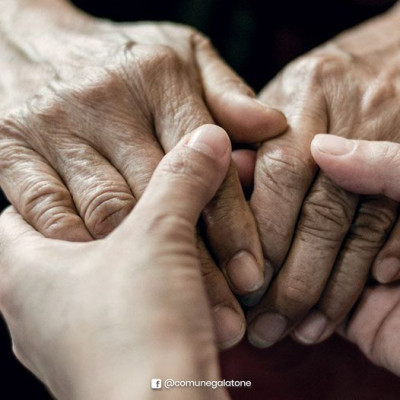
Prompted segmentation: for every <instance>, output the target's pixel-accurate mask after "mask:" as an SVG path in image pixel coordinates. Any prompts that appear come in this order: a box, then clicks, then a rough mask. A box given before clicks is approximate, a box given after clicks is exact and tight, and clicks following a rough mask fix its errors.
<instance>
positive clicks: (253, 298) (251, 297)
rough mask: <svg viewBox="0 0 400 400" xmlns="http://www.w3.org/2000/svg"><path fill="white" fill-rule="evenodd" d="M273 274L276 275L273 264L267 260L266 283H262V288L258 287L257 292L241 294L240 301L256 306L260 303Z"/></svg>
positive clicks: (265, 268) (248, 305)
mask: <svg viewBox="0 0 400 400" xmlns="http://www.w3.org/2000/svg"><path fill="white" fill-rule="evenodd" d="M273 276H274V270H273V268H272V265H271V263H269V262H268V261H266V262H265V267H264V283H263V284H262V286H261V288H260V289H258V290H257V291H256V292H255V293H252V294H248V295H246V296H241V297H240V302H241V303H242V304H243V305H245V306H246V307H254V306H255V305H256V304H258V303H259V302H260V300H261V299H262V298H263V296H264V294H265V292H266V290H267V288H268V286H269V283H270V282H271V280H272V277H273Z"/></svg>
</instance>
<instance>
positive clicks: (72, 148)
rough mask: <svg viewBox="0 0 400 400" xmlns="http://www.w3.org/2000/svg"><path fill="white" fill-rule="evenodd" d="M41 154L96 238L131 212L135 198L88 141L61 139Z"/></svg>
mask: <svg viewBox="0 0 400 400" xmlns="http://www.w3.org/2000/svg"><path fill="white" fill-rule="evenodd" d="M42 152H43V153H44V154H43V155H44V156H45V157H46V158H47V160H48V161H49V162H50V164H51V165H52V166H53V167H54V168H55V170H57V171H58V173H59V174H60V176H61V178H62V180H63V181H64V182H65V184H66V186H67V187H68V189H69V191H70V193H71V196H72V198H73V200H74V203H75V207H76V208H77V210H78V213H79V215H80V216H81V218H82V220H83V221H84V222H85V225H86V227H87V229H88V231H89V232H90V233H91V235H92V236H93V237H94V238H95V239H99V238H102V237H105V236H106V235H108V234H109V233H110V232H112V231H113V230H114V229H115V228H116V227H117V226H118V225H119V224H120V223H121V222H122V220H123V219H124V218H125V217H126V216H127V215H128V214H129V213H130V211H131V210H132V209H133V207H134V205H135V199H134V197H133V195H132V193H131V190H130V188H129V187H128V184H127V182H126V181H125V179H124V178H123V177H122V176H121V174H120V172H119V171H117V170H116V169H115V167H113V166H112V165H111V164H110V163H109V161H107V160H106V159H105V158H104V157H103V156H102V155H101V154H100V153H98V152H97V151H96V150H95V149H94V148H93V147H91V146H90V145H88V144H87V142H85V141H83V140H80V139H79V138H77V137H72V136H67V137H62V138H61V137H60V138H59V140H57V141H55V142H51V143H49V144H48V146H47V147H46V149H42Z"/></svg>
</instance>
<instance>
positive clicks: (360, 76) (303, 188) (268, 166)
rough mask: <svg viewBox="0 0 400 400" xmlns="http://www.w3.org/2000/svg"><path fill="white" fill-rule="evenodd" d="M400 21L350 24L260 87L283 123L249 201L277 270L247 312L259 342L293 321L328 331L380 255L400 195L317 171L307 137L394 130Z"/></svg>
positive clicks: (309, 338)
mask: <svg viewBox="0 0 400 400" xmlns="http://www.w3.org/2000/svg"><path fill="white" fill-rule="evenodd" d="M399 26H400V14H399V13H398V10H396V11H392V12H390V13H388V14H386V15H383V16H382V17H379V18H376V19H375V20H372V21H370V22H368V23H366V24H364V25H362V26H360V27H358V28H356V29H354V30H352V31H350V32H346V33H344V34H343V35H341V36H339V37H337V38H335V39H333V40H332V41H330V42H329V43H327V44H326V45H324V46H322V47H320V48H318V49H316V50H314V51H312V52H311V53H309V54H307V55H306V56H303V57H301V58H300V59H298V60H296V61H294V62H293V63H292V64H290V65H289V66H288V67H287V68H286V69H284V70H283V71H282V72H281V73H280V74H279V75H278V77H277V78H275V79H274V80H273V81H272V82H271V83H270V84H269V85H268V86H267V88H266V89H265V90H264V91H263V92H262V94H261V99H262V100H263V101H264V102H266V103H267V104H270V105H272V106H275V107H278V108H280V109H282V110H283V111H284V112H285V114H286V116H287V118H288V123H289V129H288V130H287V131H286V132H285V133H284V134H283V135H282V136H280V137H278V138H275V139H272V140H269V141H266V142H265V143H264V144H263V145H262V147H261V148H260V150H259V152H258V158H257V163H256V171H255V189H254V193H253V196H252V198H251V206H252V208H253V210H254V213H255V216H256V219H257V221H258V223H259V229H260V234H261V238H262V244H263V250H264V255H265V258H266V259H267V260H268V261H269V262H270V263H271V264H272V266H273V267H274V270H275V273H276V276H275V279H274V281H273V284H272V285H271V287H270V289H269V291H268V293H267V294H266V296H265V298H264V299H263V300H262V303H261V304H260V305H259V306H258V307H257V308H256V309H255V310H253V311H252V312H251V313H250V314H249V324H250V327H249V332H250V333H249V337H250V340H251V341H252V342H253V344H255V345H257V346H260V347H266V346H269V345H271V344H273V343H275V342H276V341H278V340H279V339H280V338H282V337H283V336H284V335H285V334H287V333H288V332H290V331H291V329H293V327H297V329H296V332H295V337H296V338H297V339H298V340H300V341H301V342H303V343H315V342H317V341H320V340H323V339H325V338H327V337H328V336H329V335H330V334H331V333H332V332H333V331H334V328H335V326H336V325H337V324H338V323H339V322H340V321H341V320H342V319H343V318H344V317H345V316H346V315H347V314H348V312H349V311H350V309H351V308H352V306H353V305H354V303H355V302H356V300H357V299H358V297H359V296H360V293H361V291H362V289H363V287H364V285H365V282H366V280H367V277H368V275H369V271H370V268H371V266H372V264H373V263H374V260H375V264H377V263H381V262H386V261H385V259H384V255H385V252H384V250H383V253H382V252H381V253H379V252H380V249H381V247H382V245H383V243H384V242H385V240H386V239H387V236H388V233H389V232H390V229H391V228H392V225H393V223H394V221H395V220H396V215H397V204H396V203H395V202H393V201H391V200H388V199H385V198H382V197H380V196H375V195H373V196H366V197H362V198H359V197H358V196H357V195H354V194H349V193H348V192H346V191H344V190H343V189H342V188H340V187H338V186H337V185H336V184H334V183H333V182H331V180H330V179H329V178H328V177H327V176H326V174H324V173H323V172H318V170H317V167H316V165H315V162H314V161H313V159H312V156H311V152H310V143H311V141H312V138H313V137H314V135H315V134H317V133H321V132H330V133H335V134H337V135H340V136H343V137H349V138H365V139H373V140H391V141H399V140H400V135H399V129H398V126H399V125H400V101H399V94H400V47H399V42H400V30H399ZM398 229H400V228H397V230H398ZM386 246H392V245H391V239H389V242H387V245H386ZM301 321H303V322H302V323H301V324H300V325H299V323H300V322H301Z"/></svg>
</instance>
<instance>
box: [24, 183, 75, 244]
mask: <svg viewBox="0 0 400 400" xmlns="http://www.w3.org/2000/svg"><path fill="white" fill-rule="evenodd" d="M21 193H22V196H23V197H22V203H21V205H20V207H19V211H20V212H21V214H22V215H23V216H24V217H25V218H26V219H27V220H28V221H30V222H31V223H32V225H33V226H35V227H36V228H37V229H38V230H39V231H40V232H41V233H43V234H44V235H45V236H48V237H56V236H57V234H58V233H59V232H60V231H62V229H63V228H64V227H65V226H68V225H70V224H69V221H70V219H71V218H74V214H76V211H75V210H74V209H73V208H72V206H71V202H70V196H69V193H68V191H67V190H66V188H65V187H64V186H63V185H62V184H61V183H59V182H53V181H42V180H37V179H35V180H33V181H31V182H29V183H28V184H26V185H25V187H24V188H23V190H22V191H21Z"/></svg>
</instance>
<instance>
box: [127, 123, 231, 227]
mask: <svg viewBox="0 0 400 400" xmlns="http://www.w3.org/2000/svg"><path fill="white" fill-rule="evenodd" d="M230 159H231V145H230V141H229V138H228V135H227V134H226V132H225V131H224V130H223V129H221V128H219V127H218V126H216V125H203V126H201V127H199V128H197V129H196V130H195V131H194V132H192V133H191V134H189V135H186V136H184V137H183V138H182V140H181V141H180V142H179V143H178V145H177V146H176V147H175V148H174V149H173V150H171V151H170V152H169V153H168V154H167V155H166V156H165V157H164V158H163V159H162V161H161V162H160V164H159V165H158V167H157V169H156V170H155V172H154V174H153V176H152V178H151V180H150V182H149V185H148V186H147V189H146V190H145V192H144V194H143V196H142V197H141V199H140V201H139V202H138V203H137V205H136V207H135V209H134V210H133V211H132V212H131V214H130V216H129V217H128V218H127V219H126V222H125V223H124V224H123V225H124V226H125V228H124V227H121V228H120V229H119V230H120V231H121V232H123V230H126V229H128V230H130V229H131V226H135V225H137V221H138V219H140V220H141V221H143V220H144V221H145V224H146V225H151V224H152V222H153V221H157V220H160V219H163V218H165V217H168V218H171V219H170V220H171V221H172V222H174V221H175V222H182V221H185V222H187V223H190V224H191V225H192V226H193V227H194V226H195V224H196V223H197V220H198V218H199V216H200V213H201V211H202V210H203V209H204V207H205V206H206V205H207V203H208V202H209V201H210V200H211V199H212V197H213V196H214V195H215V193H216V191H217V189H218V188H219V186H220V185H221V183H222V181H223V180H224V178H225V175H226V173H227V171H228V167H229V163H230ZM125 233H126V232H125Z"/></svg>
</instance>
